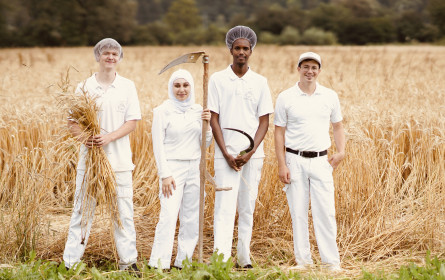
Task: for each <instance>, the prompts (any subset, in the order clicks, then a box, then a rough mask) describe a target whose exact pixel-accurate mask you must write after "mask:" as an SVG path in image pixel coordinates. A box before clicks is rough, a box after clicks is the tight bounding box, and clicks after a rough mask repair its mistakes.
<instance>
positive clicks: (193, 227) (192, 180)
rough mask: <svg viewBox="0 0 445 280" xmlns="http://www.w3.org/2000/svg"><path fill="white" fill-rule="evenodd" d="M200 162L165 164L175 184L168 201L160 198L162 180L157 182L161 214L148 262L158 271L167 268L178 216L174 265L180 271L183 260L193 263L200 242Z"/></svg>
mask: <svg viewBox="0 0 445 280" xmlns="http://www.w3.org/2000/svg"><path fill="white" fill-rule="evenodd" d="M199 161H200V160H199V159H197V160H169V161H168V164H169V167H170V170H172V172H173V179H174V180H175V183H176V190H173V195H172V196H170V197H168V198H167V197H165V196H164V195H163V194H162V180H159V185H160V194H159V197H160V200H161V212H160V214H159V222H158V224H157V226H156V233H155V239H154V242H153V248H152V250H151V256H150V261H149V265H150V266H152V267H159V264H158V262H160V266H161V268H162V269H168V268H170V262H171V258H172V250H173V242H174V238H175V230H176V221H177V220H178V212H179V222H180V226H179V234H178V253H177V255H176V259H175V263H174V265H175V266H176V267H182V261H183V260H185V259H189V260H190V261H191V259H192V256H193V252H194V251H195V247H196V243H197V242H198V238H199V189H200V180H199Z"/></svg>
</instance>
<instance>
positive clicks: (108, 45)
mask: <svg viewBox="0 0 445 280" xmlns="http://www.w3.org/2000/svg"><path fill="white" fill-rule="evenodd" d="M107 49H112V50H117V51H119V60H121V59H122V58H123V57H124V52H123V51H122V47H121V45H120V44H119V43H118V42H117V41H116V40H114V39H112V38H105V39H102V40H100V41H99V43H97V44H96V45H95V46H94V56H95V57H96V61H99V57H100V55H101V54H102V52H103V51H104V50H107Z"/></svg>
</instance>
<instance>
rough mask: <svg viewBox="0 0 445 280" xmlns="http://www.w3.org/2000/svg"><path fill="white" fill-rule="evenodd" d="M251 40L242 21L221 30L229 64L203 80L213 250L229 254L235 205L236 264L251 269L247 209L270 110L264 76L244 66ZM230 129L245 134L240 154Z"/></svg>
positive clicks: (250, 222) (252, 198)
mask: <svg viewBox="0 0 445 280" xmlns="http://www.w3.org/2000/svg"><path fill="white" fill-rule="evenodd" d="M256 42H257V37H256V34H255V32H254V31H253V30H252V29H250V28H249V27H246V26H236V27H234V28H232V29H230V30H229V31H228V32H227V35H226V45H227V47H228V48H229V50H230V53H231V55H232V57H233V64H231V65H230V66H229V67H227V68H226V69H225V70H222V71H219V72H216V73H214V74H213V75H212V76H211V77H210V81H209V104H208V108H209V109H210V111H211V113H212V117H211V120H210V125H211V127H212V131H213V136H214V138H215V141H216V144H217V145H215V165H214V166H215V182H216V184H217V187H218V189H226V190H224V191H216V192H215V213H214V238H215V243H214V250H215V251H218V253H222V254H223V255H224V261H227V260H228V259H229V257H230V256H231V249H232V238H233V229H234V223H235V215H236V211H237V208H238V214H239V218H238V244H237V265H238V266H240V267H243V268H247V269H249V268H252V262H251V260H250V240H251V237H252V227H253V212H254V209H255V202H256V198H257V195H258V184H259V181H260V179H261V168H262V166H263V159H264V150H263V144H262V141H263V139H264V136H265V135H266V132H267V129H268V127H269V114H271V113H273V104H272V98H271V95H270V90H269V86H268V84H267V79H266V78H265V77H263V76H261V75H259V74H257V73H255V72H253V71H252V70H251V69H250V68H249V66H248V59H249V57H250V55H251V54H252V50H253V48H254V47H255V45H256ZM224 128H234V129H239V130H242V131H244V132H245V133H247V134H249V135H250V137H251V138H252V139H253V140H254V145H253V149H252V150H251V151H250V152H247V153H245V154H243V155H241V154H239V153H240V151H242V150H244V149H246V148H247V147H249V140H248V139H247V138H246V137H245V136H243V135H242V134H240V133H237V132H234V131H231V130H227V129H224Z"/></svg>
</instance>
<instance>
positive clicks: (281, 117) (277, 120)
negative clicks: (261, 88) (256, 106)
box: [274, 93, 287, 127]
mask: <svg viewBox="0 0 445 280" xmlns="http://www.w3.org/2000/svg"><path fill="white" fill-rule="evenodd" d="M284 99H285V98H284V94H283V93H281V94H280V95H278V98H277V101H276V104H275V116H274V124H275V125H276V126H282V127H285V126H286V125H287V112H286V106H285V105H286V104H285V100H284Z"/></svg>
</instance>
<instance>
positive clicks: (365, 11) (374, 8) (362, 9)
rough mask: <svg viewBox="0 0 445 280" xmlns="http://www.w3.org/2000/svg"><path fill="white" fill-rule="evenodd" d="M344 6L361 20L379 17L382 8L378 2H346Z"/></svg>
mask: <svg viewBox="0 0 445 280" xmlns="http://www.w3.org/2000/svg"><path fill="white" fill-rule="evenodd" d="M343 5H344V6H345V7H347V8H348V9H350V10H351V11H352V13H353V14H354V15H355V16H356V17H359V18H369V17H373V16H377V15H378V10H379V8H380V4H379V2H378V1H377V0H344V2H343Z"/></svg>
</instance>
